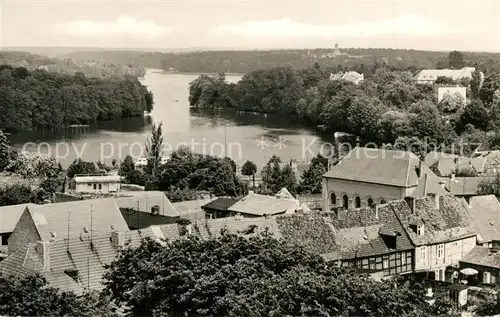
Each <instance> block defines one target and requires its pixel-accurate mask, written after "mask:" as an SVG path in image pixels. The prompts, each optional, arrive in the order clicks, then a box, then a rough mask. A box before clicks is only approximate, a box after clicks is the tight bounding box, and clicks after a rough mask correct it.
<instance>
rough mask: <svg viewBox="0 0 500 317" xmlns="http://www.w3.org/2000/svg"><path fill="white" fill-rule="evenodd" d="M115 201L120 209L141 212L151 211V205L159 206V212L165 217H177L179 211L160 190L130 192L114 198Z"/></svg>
mask: <svg viewBox="0 0 500 317" xmlns="http://www.w3.org/2000/svg"><path fill="white" fill-rule="evenodd" d="M116 203H117V204H118V207H120V209H122V208H130V209H133V210H137V209H139V210H140V211H143V212H151V208H153V206H158V207H160V210H159V214H160V215H162V216H167V217H179V213H178V212H177V211H176V210H175V208H174V206H173V205H172V203H171V202H170V200H169V199H168V197H167V196H166V195H165V193H163V192H160V191H143V192H130V196H128V197H125V196H122V197H118V198H116Z"/></svg>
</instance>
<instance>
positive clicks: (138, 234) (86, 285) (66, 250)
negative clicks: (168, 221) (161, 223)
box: [0, 227, 155, 294]
mask: <svg viewBox="0 0 500 317" xmlns="http://www.w3.org/2000/svg"><path fill="white" fill-rule="evenodd" d="M154 236H155V234H154V232H153V229H152V227H149V228H147V229H144V230H134V231H128V230H127V231H110V232H108V233H103V232H100V233H98V234H96V235H95V236H93V237H92V238H91V237H90V236H88V235H87V236H82V237H71V238H70V239H66V240H62V239H61V240H54V241H37V242H33V241H30V242H29V243H27V244H25V245H23V246H22V247H21V248H20V249H18V250H17V251H16V252H15V253H13V254H11V255H9V257H8V258H7V259H5V260H4V261H2V262H0V272H1V273H2V274H5V275H14V276H28V275H32V274H37V273H38V274H41V275H42V276H43V277H44V278H45V279H46V280H47V282H48V283H49V285H50V286H52V287H56V288H59V289H61V290H62V291H74V292H75V293H77V294H81V293H83V292H84V291H86V290H98V291H99V290H102V289H103V285H102V277H103V275H104V273H105V267H104V266H105V265H108V264H111V262H112V261H113V260H114V259H115V258H116V257H117V255H118V252H119V249H120V248H121V247H124V246H130V247H138V246H139V245H140V243H141V241H142V238H145V237H154Z"/></svg>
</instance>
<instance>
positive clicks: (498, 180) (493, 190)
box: [477, 173, 500, 198]
mask: <svg viewBox="0 0 500 317" xmlns="http://www.w3.org/2000/svg"><path fill="white" fill-rule="evenodd" d="M477 188H478V190H477V194H478V195H495V196H496V197H497V198H500V173H497V174H495V176H492V177H488V178H485V179H483V180H482V181H481V182H480V183H479V185H478V186H477Z"/></svg>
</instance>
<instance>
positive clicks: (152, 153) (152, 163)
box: [146, 122, 163, 178]
mask: <svg viewBox="0 0 500 317" xmlns="http://www.w3.org/2000/svg"><path fill="white" fill-rule="evenodd" d="M162 126H163V123H162V122H160V124H158V126H156V124H153V126H152V128H151V138H150V139H149V140H147V142H146V155H147V157H148V165H149V166H148V168H149V169H150V171H151V175H152V176H154V178H157V177H158V175H157V174H158V169H159V166H160V163H161V158H162V155H163V132H162Z"/></svg>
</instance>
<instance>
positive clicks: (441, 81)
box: [435, 76, 456, 85]
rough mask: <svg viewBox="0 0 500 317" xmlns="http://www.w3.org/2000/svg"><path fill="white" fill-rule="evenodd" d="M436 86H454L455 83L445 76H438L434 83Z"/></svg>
mask: <svg viewBox="0 0 500 317" xmlns="http://www.w3.org/2000/svg"><path fill="white" fill-rule="evenodd" d="M435 84H436V85H455V84H456V82H455V80H454V79H453V78H451V77H447V76H438V77H437V78H436V81H435Z"/></svg>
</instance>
